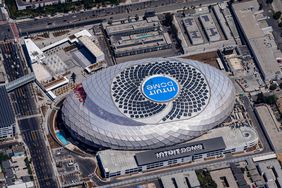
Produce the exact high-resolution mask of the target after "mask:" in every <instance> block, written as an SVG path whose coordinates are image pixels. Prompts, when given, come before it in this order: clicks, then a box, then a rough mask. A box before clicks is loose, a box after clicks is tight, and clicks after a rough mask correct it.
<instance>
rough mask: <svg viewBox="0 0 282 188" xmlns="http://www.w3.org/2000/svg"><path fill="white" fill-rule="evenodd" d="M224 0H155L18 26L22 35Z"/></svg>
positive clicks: (18, 24) (28, 21) (44, 19)
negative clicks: (150, 10) (151, 10)
mask: <svg viewBox="0 0 282 188" xmlns="http://www.w3.org/2000/svg"><path fill="white" fill-rule="evenodd" d="M222 1H223V0H201V1H200V0H154V1H147V2H141V3H135V4H128V5H120V6H115V7H109V8H101V9H95V10H89V11H81V12H77V13H70V14H65V15H62V16H56V17H50V18H49V17H44V18H39V19H33V20H27V21H22V22H18V23H17V26H18V29H19V32H20V33H21V35H28V34H30V33H36V32H43V31H47V30H55V29H63V28H70V27H77V26H84V25H90V24H97V23H102V22H103V21H105V20H108V19H112V18H113V19H124V18H127V17H128V16H135V15H136V14H138V15H144V13H145V11H147V10H149V9H153V10H155V11H156V12H167V11H174V10H178V9H183V8H184V7H191V6H198V5H200V4H212V3H218V2H222Z"/></svg>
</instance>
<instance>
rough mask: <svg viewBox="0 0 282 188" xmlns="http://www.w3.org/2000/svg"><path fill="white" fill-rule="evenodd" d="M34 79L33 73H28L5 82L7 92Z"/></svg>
mask: <svg viewBox="0 0 282 188" xmlns="http://www.w3.org/2000/svg"><path fill="white" fill-rule="evenodd" d="M34 80H35V75H34V73H29V74H27V75H25V76H23V77H20V78H18V79H16V80H14V81H11V82H9V83H8V84H6V89H7V92H11V91H13V90H15V89H17V88H19V87H22V86H24V85H26V84H28V83H30V82H33V81H34Z"/></svg>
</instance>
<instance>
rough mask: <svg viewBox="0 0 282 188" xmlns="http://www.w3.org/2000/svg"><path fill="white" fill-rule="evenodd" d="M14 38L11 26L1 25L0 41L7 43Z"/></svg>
mask: <svg viewBox="0 0 282 188" xmlns="http://www.w3.org/2000/svg"><path fill="white" fill-rule="evenodd" d="M13 38H14V36H13V32H12V29H11V27H10V24H8V23H4V24H0V41H6V40H9V39H13Z"/></svg>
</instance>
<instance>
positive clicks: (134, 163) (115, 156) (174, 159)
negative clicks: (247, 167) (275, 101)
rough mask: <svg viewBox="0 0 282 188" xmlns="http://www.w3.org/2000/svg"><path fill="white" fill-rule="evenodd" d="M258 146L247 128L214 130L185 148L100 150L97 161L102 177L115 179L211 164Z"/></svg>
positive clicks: (186, 144)
mask: <svg viewBox="0 0 282 188" xmlns="http://www.w3.org/2000/svg"><path fill="white" fill-rule="evenodd" d="M257 143H258V136H257V133H256V131H255V130H254V129H253V128H250V127H240V128H230V127H222V128H217V129H214V130H212V131H210V132H208V133H207V134H205V135H202V136H200V137H198V138H196V139H194V140H193V141H190V142H187V143H185V144H180V145H176V146H171V147H167V148H161V149H156V150H150V151H118V150H103V151H99V152H98V154H97V160H98V163H99V166H100V168H101V171H102V174H103V176H104V177H106V178H109V177H114V176H120V175H126V174H132V173H138V172H145V171H147V170H152V169H156V168H163V167H168V166H171V165H175V164H181V163H187V162H193V161H201V160H211V159H216V158H218V157H223V156H224V155H225V154H226V153H240V152H245V151H246V150H247V149H250V148H252V147H254V146H256V144H257Z"/></svg>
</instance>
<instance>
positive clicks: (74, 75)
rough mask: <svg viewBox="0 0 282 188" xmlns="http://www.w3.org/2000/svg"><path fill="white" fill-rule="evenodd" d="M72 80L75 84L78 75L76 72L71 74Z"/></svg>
mask: <svg viewBox="0 0 282 188" xmlns="http://www.w3.org/2000/svg"><path fill="white" fill-rule="evenodd" d="M71 79H72V81H73V83H75V80H76V74H75V73H74V72H73V73H72V74H71Z"/></svg>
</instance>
